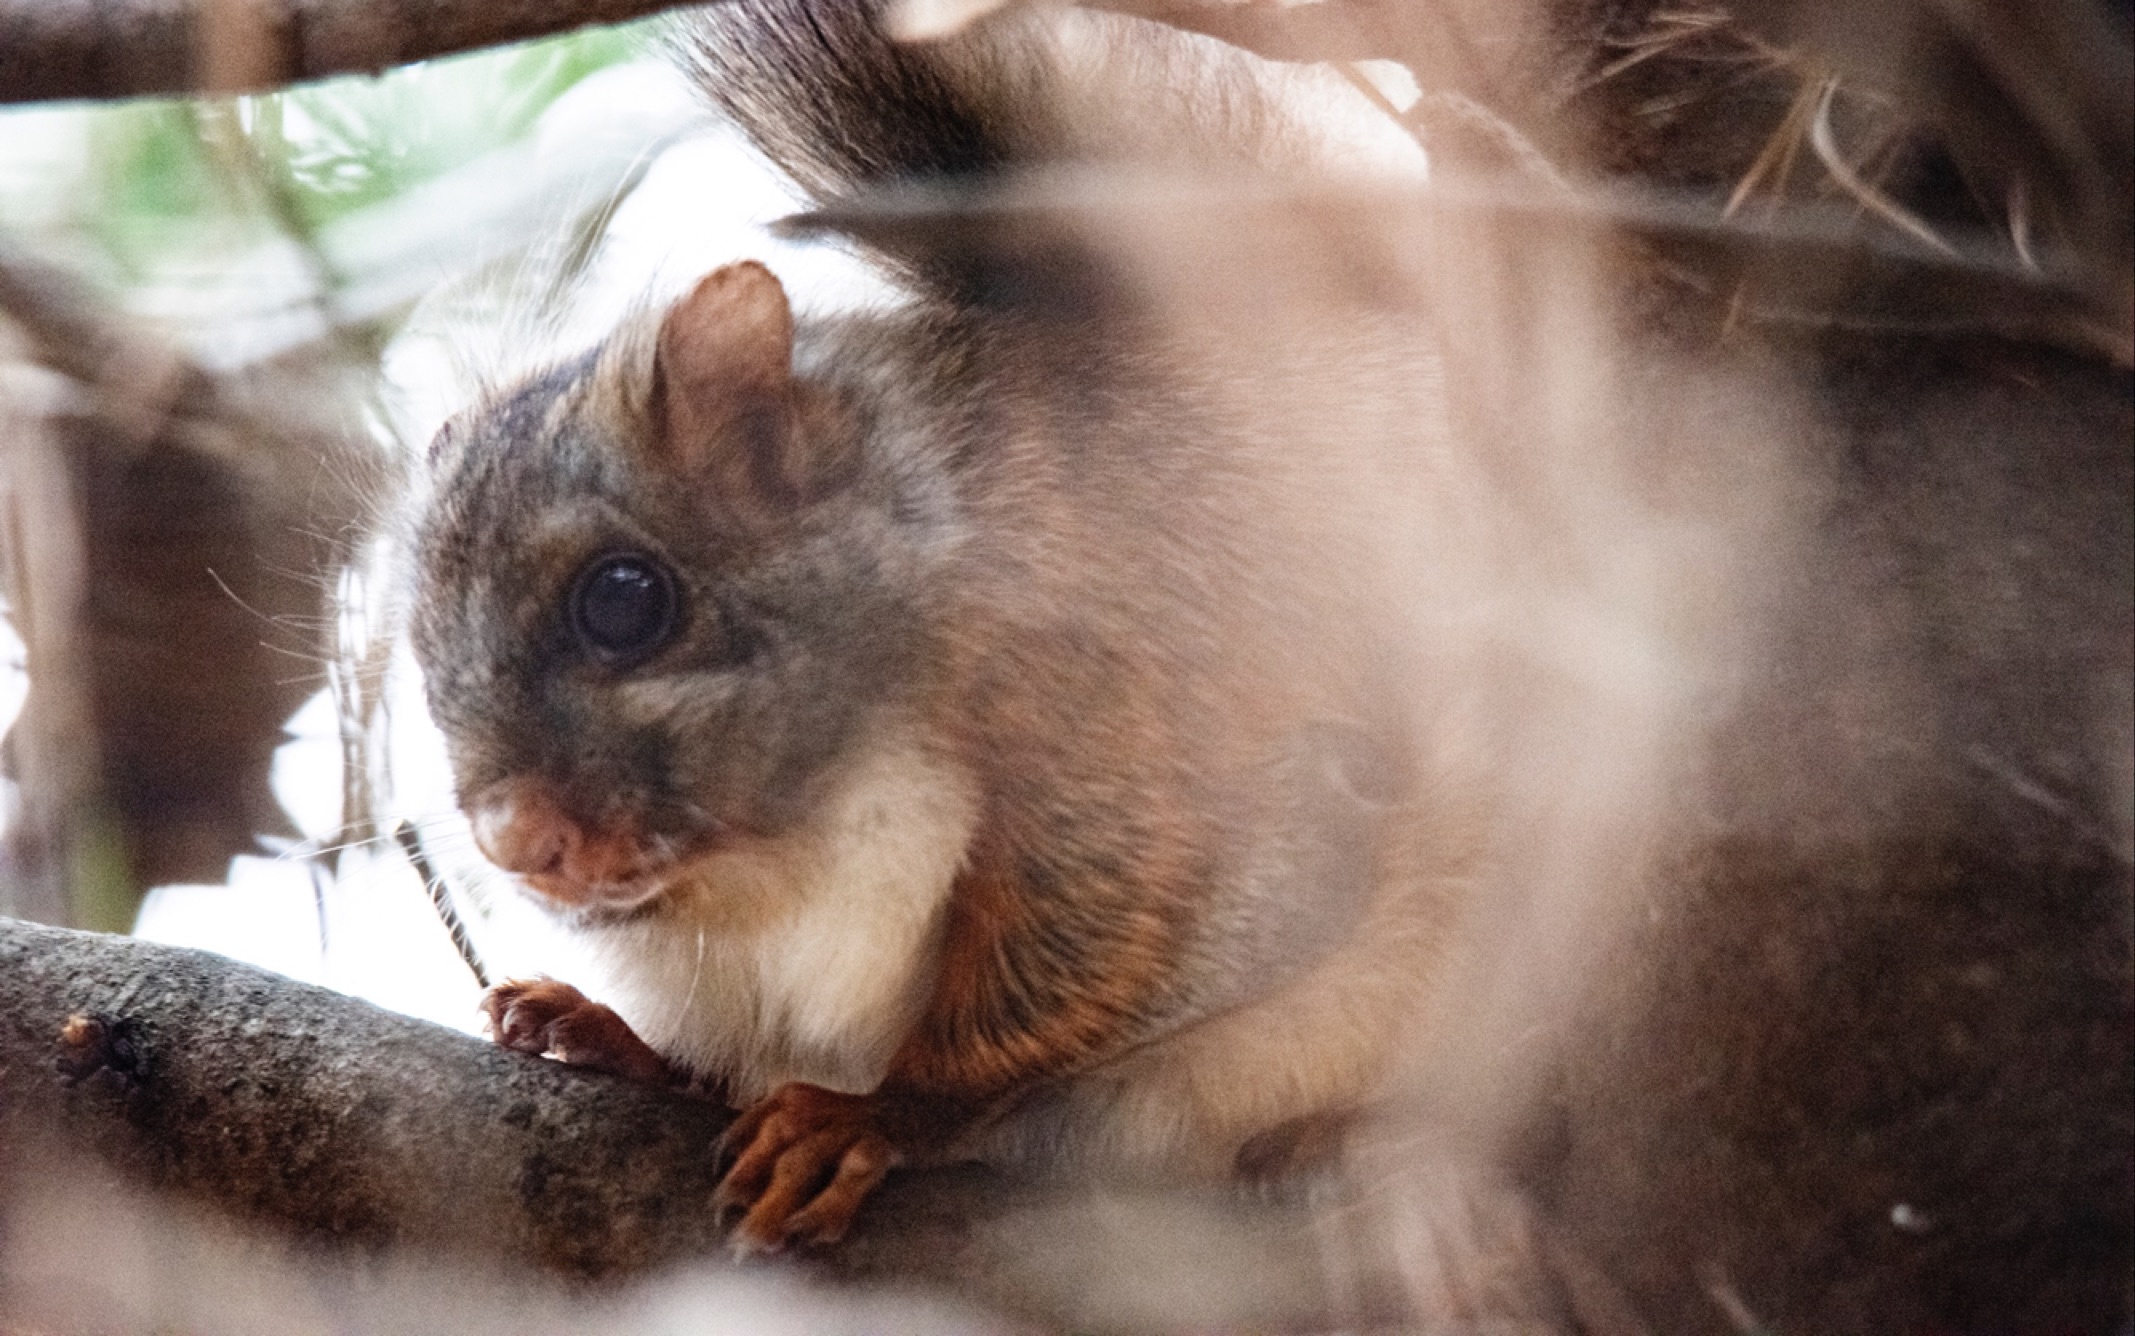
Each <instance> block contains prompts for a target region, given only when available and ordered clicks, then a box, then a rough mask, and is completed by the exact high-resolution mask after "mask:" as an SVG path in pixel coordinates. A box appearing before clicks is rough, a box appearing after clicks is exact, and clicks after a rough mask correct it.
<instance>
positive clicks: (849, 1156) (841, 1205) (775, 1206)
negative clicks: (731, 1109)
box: [712, 1082, 900, 1255]
mask: <svg viewBox="0 0 2135 1336" xmlns="http://www.w3.org/2000/svg"><path fill="white" fill-rule="evenodd" d="M880 1112H881V1102H880V1100H879V1099H878V1098H877V1097H876V1096H872V1095H845V1094H840V1093H838V1092H837V1091H833V1090H825V1089H823V1088H822V1087H821V1086H812V1085H803V1084H800V1083H798V1082H795V1083H792V1084H788V1085H784V1086H781V1087H779V1088H778V1089H777V1090H775V1091H773V1092H772V1093H771V1095H770V1096H769V1097H767V1098H765V1099H763V1100H761V1101H759V1102H758V1103H757V1104H756V1105H755V1106H754V1107H752V1108H750V1109H749V1110H748V1111H747V1112H745V1113H743V1114H742V1115H741V1117H740V1118H738V1119H736V1120H735V1122H734V1123H733V1124H732V1125H731V1126H730V1127H729V1128H728V1129H727V1132H726V1135H725V1136H724V1137H723V1138H721V1141H720V1153H721V1154H722V1156H724V1155H726V1154H729V1153H732V1154H733V1164H732V1165H731V1166H730V1167H729V1168H728V1169H727V1171H726V1176H725V1177H724V1178H723V1179H722V1180H721V1181H720V1184H719V1190H718V1192H717V1194H716V1195H715V1196H714V1197H713V1199H712V1205H713V1209H714V1210H715V1211H717V1212H718V1213H719V1214H720V1216H721V1218H722V1219H724V1218H725V1217H726V1216H727V1215H729V1214H730V1213H732V1212H735V1211H739V1212H741V1221H740V1223H739V1224H737V1225H736V1226H735V1227H734V1232H733V1236H732V1237H733V1246H734V1251H735V1252H736V1253H737V1254H741V1255H747V1254H751V1253H772V1252H777V1251H779V1250H780V1249H781V1248H783V1247H785V1246H786V1245H787V1244H789V1243H807V1244H825V1243H833V1242H835V1241H837V1240H838V1239H839V1238H841V1237H843V1236H844V1234H845V1231H846V1230H847V1229H849V1228H850V1227H851V1225H852V1222H853V1217H854V1216H855V1215H857V1214H858V1213H859V1210H860V1205H861V1203H862V1202H864V1201H866V1199H867V1196H868V1194H869V1193H871V1192H873V1191H874V1190H875V1188H876V1186H877V1185H878V1184H880V1183H881V1182H882V1180H883V1178H884V1177H886V1176H887V1175H888V1174H889V1171H890V1169H891V1168H892V1167H894V1166H895V1164H896V1163H897V1162H898V1160H899V1158H900V1157H899V1155H898V1152H897V1149H896V1147H895V1146H894V1145H893V1144H892V1142H891V1141H890V1138H889V1137H888V1136H887V1135H886V1134H885V1133H884V1131H883V1129H882V1127H881V1119H880V1116H879V1115H880Z"/></svg>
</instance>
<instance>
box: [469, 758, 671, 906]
mask: <svg viewBox="0 0 2135 1336" xmlns="http://www.w3.org/2000/svg"><path fill="white" fill-rule="evenodd" d="M467 817H468V820H469V821H470V822H471V823H472V824H473V826H474V842H475V846H476V847H477V848H479V849H480V850H481V851H482V854H483V856H484V857H486V858H488V859H489V861H490V862H492V863H495V864H496V865H497V866H498V867H500V868H503V869H504V870H505V871H506V872H516V873H518V874H519V875H520V876H521V877H523V878H525V879H526V882H527V884H528V885H530V886H532V887H533V888H534V889H535V890H537V891H539V892H541V894H543V895H545V896H547V897H548V898H550V899H551V900H556V901H559V902H561V903H564V904H582V903H584V902H585V901H587V900H590V899H597V898H599V896H600V893H601V891H602V889H603V888H607V887H614V886H616V885H617V884H618V883H622V882H627V881H629V880H630V879H632V878H634V877H636V876H637V875H638V874H639V873H641V872H642V871H644V863H645V860H644V856H643V848H642V845H641V843H640V841H639V840H638V839H637V838H636V837H635V836H634V835H633V834H632V833H631V832H629V831H627V830H614V831H606V830H588V829H586V828H585V827H584V826H582V825H580V824H579V823H578V821H576V820H575V819H573V818H572V816H571V814H570V813H569V812H567V811H565V810H564V808H563V804H562V803H561V802H559V801H558V800H557V798H556V795H555V792H554V791H553V790H552V789H551V788H550V787H549V786H548V785H547V784H545V783H543V782H542V781H541V780H539V779H535V778H531V777H528V776H518V777H515V778H512V779H507V780H503V781H501V782H500V783H497V784H492V785H491V786H490V787H489V788H487V789H485V790H483V792H482V793H481V794H479V795H478V796H477V797H476V798H475V799H474V801H472V802H470V803H469V804H468V805H467Z"/></svg>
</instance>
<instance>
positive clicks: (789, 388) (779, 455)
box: [652, 260, 807, 505]
mask: <svg viewBox="0 0 2135 1336" xmlns="http://www.w3.org/2000/svg"><path fill="white" fill-rule="evenodd" d="M652 405H653V412H652V426H653V430H654V433H655V434H656V436H657V437H658V440H657V447H658V448H659V449H660V451H661V452H662V453H663V454H664V455H665V456H666V458H667V460H668V461H669V462H670V463H672V464H674V465H676V466H678V467H680V468H683V469H686V470H688V471H690V472H694V473H703V474H705V475H707V481H709V482H710V483H711V484H712V485H714V486H716V487H718V488H719V489H720V490H721V491H722V492H724V493H725V494H726V498H727V499H728V500H731V501H743V500H744V498H745V497H753V498H754V499H758V500H760V501H763V502H769V503H771V504H773V505H778V504H791V503H793V502H796V501H798V500H800V499H801V498H802V496H803V495H804V494H805V492H806V491H807V478H806V476H805V474H806V471H805V469H804V468H802V467H801V464H802V461H801V460H800V459H798V458H797V457H796V455H797V451H796V445H797V443H796V442H795V441H794V439H793V438H794V436H795V434H796V430H797V428H798V425H799V424H798V422H797V420H796V419H797V413H796V411H795V408H796V395H795V393H794V385H793V309H792V307H790V306H788V305H787V303H786V290H785V289H784V288H783V287H781V286H780V285H779V281H778V279H777V278H775V277H773V276H772V273H771V271H770V270H768V269H766V268H764V267H763V266H762V265H760V264H757V263H756V262H755V261H753V260H749V261H743V262H742V263H740V264H730V265H727V266H725V267H724V268H721V269H716V270H714V271H712V272H711V273H710V274H708V275H706V276H705V277H704V278H702V279H700V280H699V281H698V283H697V286H696V287H695V288H693V289H691V290H690V293H689V295H688V296H686V297H684V298H682V300H680V301H678V302H676V303H675V304H674V306H673V307H671V308H670V309H669V310H668V312H667V314H666V316H664V317H663V318H662V319H661V321H660V337H659V342H658V345H657V350H656V351H655V353H654V359H653V389H652Z"/></svg>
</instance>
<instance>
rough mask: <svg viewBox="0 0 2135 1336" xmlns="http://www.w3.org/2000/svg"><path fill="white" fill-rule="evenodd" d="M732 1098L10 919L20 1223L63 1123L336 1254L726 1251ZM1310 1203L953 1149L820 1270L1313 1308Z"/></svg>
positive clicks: (569, 1271)
mask: <svg viewBox="0 0 2135 1336" xmlns="http://www.w3.org/2000/svg"><path fill="white" fill-rule="evenodd" d="M727 1120H728V1114H727V1113H726V1111H725V1110H723V1109H721V1108H719V1107H717V1106H716V1105H713V1104H709V1103H705V1102H702V1101H699V1100H695V1099H691V1098H688V1097H685V1096H683V1095H679V1094H675V1093H672V1092H669V1091H666V1090H662V1089H656V1088H653V1087H650V1086H645V1085H639V1084H636V1083H632V1082H629V1081H625V1080H622V1079H619V1078H615V1077H610V1076H606V1075H603V1074H599V1073H594V1072H588V1071H583V1070H579V1069H576V1068H571V1067H566V1066H564V1065H563V1064H561V1063H557V1062H551V1061H547V1060H544V1059H537V1058H528V1057H525V1056H523V1055H521V1054H517V1053H512V1052H508V1051H506V1050H504V1049H501V1048H498V1047H496V1046H494V1045H491V1044H488V1043H485V1042H482V1041H480V1040H477V1039H473V1038H470V1037H468V1036H466V1035H462V1034H457V1033H455V1032H452V1031H449V1030H446V1029H443V1028H441V1027H439V1026H436V1025H431V1024H428V1023H425V1022H421V1021H416V1020H411V1019H408V1018H406V1017H403V1016H397V1015H393V1014H391V1013H388V1012H384V1011H381V1010H379V1009H377V1008H375V1007H372V1006H370V1005H369V1004H367V1003H364V1002H361V1001H358V1000H356V999H353V998H349V997H346V996H343V995H341V994H337V993H333V992H329V991H327V990H325V989H321V988H315V987H311V986H309V985H306V984H301V983H297V982H294V981H292V980H289V979H285V978H281V977H279V976H276V975H272V974H269V973H266V972H264V971H262V970H258V969H254V968H252V967H250V966H246V965H241V964H238V963H236V962H233V961H230V960H227V959H224V958H222V957H219V956H214V955H210V954H208V953H205V952H198V951H187V950H181V949H177V948H173V947H166V946H159V945H154V944H150V943H146V942H140V941H136V940H133V939H131V938H123V937H109V936H100V935H96V934H90V933H79V932H70V931H65V930H62V929H55V928H45V927H38V926H33V925H31V924H27V923H20V922H15V921H12V920H5V919H0V1243H4V1241H5V1238H6V1234H7V1229H6V1217H7V1216H8V1215H9V1213H10V1212H11V1211H12V1210H13V1209H15V1208H16V1207H18V1206H19V1205H20V1204H21V1203H22V1201H23V1200H24V1199H27V1198H30V1197H32V1196H34V1195H35V1194H37V1193H43V1194H45V1195H47V1196H49V1195H50V1194H51V1193H52V1192H53V1191H54V1190H55V1188H56V1190H58V1191H61V1192H63V1193H79V1192H84V1191H86V1190H87V1189H86V1187H85V1186H84V1185H82V1184H81V1183H80V1181H79V1175H67V1176H63V1181H62V1182H60V1183H59V1184H57V1185H55V1184H54V1183H52V1182H50V1181H48V1180H47V1181H43V1182H40V1181H39V1180H38V1176H37V1175H36V1174H35V1173H33V1172H30V1171H31V1170H34V1169H36V1168H39V1167H41V1166H40V1164H39V1162H38V1159H39V1157H44V1156H45V1155H46V1153H47V1152H46V1149H45V1148H47V1147H49V1146H50V1144H51V1143H52V1141H53V1139H55V1138H57V1139H58V1140H59V1141H60V1142H61V1143H62V1146H63V1149H64V1151H66V1152H70V1153H71V1154H72V1155H75V1156H86V1157H88V1158H89V1159H91V1160H93V1161H95V1162H96V1163H97V1164H99V1165H100V1166H102V1168H103V1169H104V1170H105V1171H107V1172H110V1173H116V1175H117V1176H118V1177H119V1178H120V1180H121V1181H123V1182H125V1183H127V1184H129V1185H132V1186H135V1187H138V1188H144V1189H148V1190H151V1191H154V1192H156V1193H158V1194H159V1195H163V1196H166V1197H171V1198H175V1199H177V1200H178V1202H179V1203H181V1204H184V1203H192V1204H194V1205H196V1206H198V1205H206V1206H208V1207H211V1208H213V1209H214V1210H215V1211H217V1212H219V1213H221V1214H223V1215H226V1216H230V1217H234V1218H235V1219H236V1220H237V1221H238V1222H240V1223H242V1224H245V1225H249V1226H252V1227H254V1228H265V1229H267V1230H269V1231H271V1232H273V1233H275V1234H278V1235H283V1236H286V1237H288V1238H290V1239H292V1240H294V1241H295V1242H296V1243H298V1244H299V1245H302V1246H303V1247H304V1248H306V1249H307V1250H309V1251H311V1252H313V1253H315V1254H317V1255H320V1256H322V1257H329V1258H330V1257H332V1256H335V1255H343V1256H350V1255H352V1256H356V1257H371V1258H376V1257H401V1258H407V1257H411V1256H412V1257H416V1258H420V1259H422V1260H423V1261H425V1262H426V1263H429V1264H432V1265H438V1264H444V1265H449V1266H455V1267H458V1268H460V1269H461V1270H462V1271H463V1272H464V1273H465V1274H470V1275H472V1274H482V1275H492V1276H494V1275H496V1274H498V1273H499V1272H504V1273H507V1274H509V1273H517V1274H521V1275H530V1276H531V1275H546V1276H548V1277H551V1278H554V1277H561V1278H562V1279H564V1280H567V1281H573V1282H585V1281H621V1280H628V1279H630V1278H633V1277H639V1276H643V1275H645V1274H646V1273H648V1272H650V1271H652V1270H654V1269H655V1268H671V1267H672V1266H674V1265H677V1264H680V1263H683V1262H686V1261H689V1260H690V1259H704V1258H712V1259H717V1258H719V1257H721V1256H723V1254H724V1251H725V1246H724V1245H725V1238H724V1231H723V1230H722V1228H721V1227H720V1222H719V1221H718V1220H717V1219H716V1217H715V1216H714V1214H713V1212H712V1210H711V1198H712V1190H713V1187H714V1186H715V1184H716V1182H717V1178H718V1174H717V1168H718V1166H717V1165H716V1163H715V1156H714V1154H713V1147H714V1145H715V1143H716V1141H717V1139H718V1136H719V1133H720V1131H721V1130H722V1129H723V1128H724V1127H725V1125H726V1123H727ZM1159 1229H1161V1231H1162V1234H1161V1240H1160V1243H1161V1246H1156V1247H1152V1246H1151V1244H1152V1242H1155V1241H1158V1240H1156V1239H1155V1238H1154V1237H1153V1236H1154V1234H1155V1232H1156V1231H1157V1230H1159ZM1305 1230H1306V1226H1305V1224H1304V1223H1303V1220H1302V1217H1301V1216H1300V1215H1299V1214H1298V1213H1297V1212H1295V1211H1294V1210H1292V1209H1288V1208H1283V1207H1272V1206H1257V1207H1251V1208H1247V1207H1245V1206H1243V1205H1241V1204H1240V1203H1238V1202H1237V1201H1235V1200H1234V1199H1233V1198H1232V1196H1231V1195H1230V1194H1227V1193H1223V1194H1217V1195H1215V1196H1213V1197H1201V1196H1188V1195H1180V1194H1170V1195H1162V1196H1158V1195H1151V1194H1140V1195H1137V1194H1123V1193H1121V1192H1118V1191H1112V1192H1106V1193H1095V1192H1092V1191H1089V1190H1085V1189H1077V1188H1072V1187H1067V1186H1052V1187H1047V1186H1041V1185H1031V1184H1022V1183H1014V1182H1010V1181H1008V1180H1006V1179H1004V1178H1002V1177H1000V1176H998V1175H995V1174H992V1173H989V1172H986V1171H983V1170H979V1169H976V1168H961V1169H945V1170H936V1171H925V1172H914V1173H905V1174H900V1175H897V1176H893V1177H892V1179H891V1181H890V1182H889V1183H888V1184H886V1185H885V1187H884V1188H883V1190H882V1191H881V1193H880V1194H879V1195H878V1197H877V1198H876V1199H874V1200H872V1201H870V1203H869V1205H868V1209H867V1210H866V1211H864V1212H863V1213H862V1216H861V1220H860V1225H859V1228H858V1229H857V1230H856V1232H855V1234H854V1235H853V1236H852V1237H850V1238H848V1239H847V1240H845V1242H844V1243H843V1244H841V1245H840V1246H839V1247H838V1248H837V1249H836V1250H834V1251H833V1252H831V1253H829V1254H828V1255H827V1256H825V1257H823V1258H820V1259H818V1261H817V1265H816V1267H815V1270H816V1271H817V1272H818V1274H819V1275H820V1276H822V1277H825V1278H835V1279H839V1280H845V1281H854V1280H864V1281H895V1282H898V1283H899V1284H901V1285H903V1286H905V1287H909V1286H910V1285H911V1284H912V1283H914V1282H918V1283H920V1284H923V1285H926V1286H929V1287H933V1288H937V1289H940V1290H945V1291H948V1292H951V1293H954V1294H957V1295H959V1296H961V1297H963V1298H965V1299H967V1300H976V1301H978V1302H980V1303H984V1304H988V1305H993V1306H997V1307H1004V1308H1007V1309H1010V1310H1012V1311H1015V1312H1017V1313H1020V1314H1023V1315H1025V1316H1027V1317H1031V1318H1036V1319H1038V1320H1039V1321H1041V1322H1044V1323H1046V1324H1048V1325H1050V1324H1052V1323H1061V1324H1063V1325H1072V1326H1073V1327H1075V1328H1077V1329H1081V1330H1148V1329H1152V1328H1157V1327H1161V1328H1164V1329H1170V1330H1177V1329H1180V1328H1181V1327H1182V1325H1194V1324H1195V1320H1196V1319H1197V1318H1198V1319H1205V1320H1203V1321H1200V1322H1199V1323H1198V1325H1200V1326H1203V1327H1235V1326H1240V1325H1241V1324H1244V1323H1247V1322H1250V1323H1251V1325H1252V1326H1253V1329H1255V1330H1266V1331H1273V1330H1282V1329H1285V1328H1286V1327H1290V1326H1299V1327H1306V1328H1310V1329H1319V1326H1324V1325H1325V1324H1326V1323H1327V1322H1328V1321H1329V1320H1330V1318H1329V1314H1330V1313H1331V1312H1333V1311H1336V1310H1335V1308H1334V1307H1331V1306H1330V1303H1329V1299H1328V1295H1327V1292H1326V1288H1325V1282H1324V1279H1323V1278H1322V1277H1321V1276H1320V1274H1319V1269H1318V1265H1317V1262H1316V1256H1317V1249H1316V1248H1315V1246H1314V1244H1313V1243H1312V1241H1311V1240H1310V1238H1309V1237H1307V1236H1306V1234H1305V1233H1304V1231H1305ZM0 1251H4V1249H0ZM1370 1271H1371V1268H1370V1267H1368V1266H1367V1267H1363V1268H1361V1270H1360V1271H1359V1273H1358V1275H1353V1276H1351V1277H1349V1278H1347V1284H1348V1285H1349V1287H1350V1293H1349V1296H1348V1298H1347V1300H1346V1301H1345V1302H1344V1303H1343V1304H1342V1305H1340V1306H1339V1308H1340V1311H1342V1312H1344V1313H1346V1314H1350V1315H1352V1316H1354V1315H1356V1314H1358V1313H1360V1312H1361V1313H1363V1314H1365V1315H1367V1316H1369V1315H1372V1314H1374V1313H1376V1314H1378V1315H1380V1316H1384V1313H1385V1310H1386V1308H1387V1306H1388V1305H1389V1304H1391V1303H1393V1302H1394V1301H1393V1300H1391V1299H1389V1298H1387V1297H1386V1296H1387V1295H1388V1294H1390V1293H1393V1292H1394V1287H1393V1286H1392V1285H1390V1284H1388V1283H1384V1281H1385V1278H1384V1276H1383V1274H1382V1275H1380V1277H1379V1278H1378V1280H1377V1281H1374V1280H1373V1278H1372V1276H1371V1275H1370V1274H1368V1273H1369V1272H1370ZM1100 1276H1101V1277H1105V1278H1106V1281H1107V1283H1106V1284H1105V1285H1102V1286H1095V1287H1093V1286H1092V1285H1091V1284H1090V1280H1091V1278H1093V1277H1100ZM1186 1278H1191V1280H1192V1284H1191V1285H1186V1284H1185V1280H1186ZM6 1288H7V1286H6V1284H5V1277H4V1273H0V1295H4V1293H5V1291H6ZM1098 1291H1101V1292H1098ZM1374 1296H1376V1297H1374ZM1359 1305H1362V1307H1361V1308H1360V1307H1359ZM8 1316H9V1315H8V1314H7V1313H6V1312H5V1311H4V1302H0V1326H5V1323H6V1319H7V1317H8ZM1315 1323H1317V1324H1319V1326H1315V1325H1314V1324H1315Z"/></svg>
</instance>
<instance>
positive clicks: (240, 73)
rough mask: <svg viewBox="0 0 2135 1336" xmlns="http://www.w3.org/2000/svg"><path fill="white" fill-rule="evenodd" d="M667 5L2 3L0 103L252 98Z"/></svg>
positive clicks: (669, 3)
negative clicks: (171, 97) (208, 95)
mask: <svg viewBox="0 0 2135 1336" xmlns="http://www.w3.org/2000/svg"><path fill="white" fill-rule="evenodd" d="M676 7H677V0H501V2H500V0H402V3H399V4H391V5H380V4H374V3H371V2H370V0H309V2H308V3H307V0H177V2H176V3H171V2H170V0H0V103H5V102H44V101H52V100H57V99H61V98H121V97H141V96H149V95H156V94H185V93H242V92H259V91H263V90H266V89H272V88H279V87H281V86H283V85H285V84H290V83H298V82H302V81H303V80H306V79H319V78H324V77H326V76H328V75H332V74H354V73H369V74H375V73H377V72H378V71H380V70H383V69H385V68H387V67H388V66H392V65H401V64H406V63H409V62H412V61H418V60H431V59H434V58H436V57H438V56H447V55H452V54H454V53H456V52H461V51H471V50H474V49H476V48H478V47H485V46H495V45H497V44H499V43H503V42H516V41H524V40H526V39H528V38H533V37H546V36H548V35H550V34H553V33H559V32H564V31H568V30H570V29H573V28H580V27H585V26H588V25H590V24H598V23H621V22H623V21H625V20H627V19H635V18H643V17H645V16H646V15H649V14H655V13H658V12H660V11H662V10H667V9H673V8H676Z"/></svg>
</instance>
